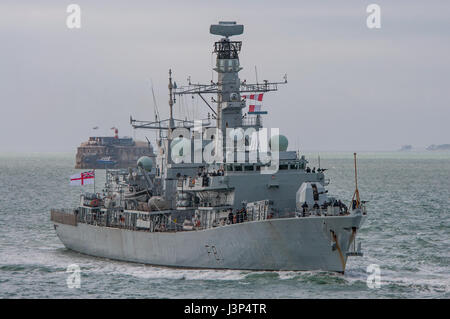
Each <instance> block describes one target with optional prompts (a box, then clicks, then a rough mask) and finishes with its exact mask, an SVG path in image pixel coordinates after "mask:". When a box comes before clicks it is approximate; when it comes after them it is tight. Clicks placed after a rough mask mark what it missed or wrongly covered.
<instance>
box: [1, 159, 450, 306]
mask: <svg viewBox="0 0 450 319" xmlns="http://www.w3.org/2000/svg"><path fill="white" fill-rule="evenodd" d="M318 155H319V154H317V153H311V154H307V159H308V160H309V161H310V163H309V166H310V167H311V168H312V167H313V166H315V167H316V168H318ZM74 160H75V155H74V154H72V153H33V154H12V153H3V154H0V298H449V297H450V266H449V264H450V153H434V152H423V153H409V152H408V153H401V152H398V153H361V154H359V155H358V185H359V192H360V194H361V199H362V200H366V201H368V203H367V209H368V217H367V220H366V223H365V224H364V225H363V227H362V229H361V230H360V232H359V235H358V240H360V241H361V242H362V250H363V252H364V256H363V257H350V258H349V261H348V263H347V268H346V272H345V274H344V275H342V274H337V273H329V272H323V271H274V272H264V271H240V270H195V269H189V270H187V269H175V268H166V267H154V266H148V265H143V264H137V263H128V262H119V261H113V260H108V259H104V258H96V257H92V256H86V255H83V254H80V253H77V252H74V251H70V250H68V249H66V248H65V247H64V246H63V244H62V243H61V242H60V241H59V239H58V238H57V236H56V234H55V231H54V229H53V225H52V223H51V222H50V209H51V208H63V207H75V206H76V205H77V204H78V202H79V195H80V193H81V192H82V191H93V185H88V186H84V187H83V188H81V187H79V186H69V176H70V175H72V174H75V173H77V172H80V171H81V170H76V169H74V168H73V167H74V164H75V163H74ZM320 165H321V167H322V168H327V171H326V172H325V173H326V177H327V178H330V179H331V182H330V185H329V186H328V189H329V194H330V195H336V196H337V197H339V198H342V199H345V200H346V201H349V200H350V199H351V197H352V195H353V192H354V189H355V186H354V184H355V183H354V166H353V154H352V153H320ZM96 175H97V178H96V185H95V187H96V190H97V191H100V190H101V189H102V186H103V185H102V184H103V183H104V180H105V172H104V170H96ZM73 264H75V265H77V266H78V267H79V269H80V273H79V274H80V285H79V288H76V287H75V288H70V285H68V280H67V279H68V277H69V276H71V275H73V274H72V273H70V272H67V269H68V266H69V265H73ZM370 265H375V266H371V267H372V268H370V267H369V266H370ZM368 267H369V268H368ZM373 267H378V269H379V271H380V272H379V275H380V276H379V288H377V285H374V284H373V283H374V281H373V274H374V273H373V269H374V268H373ZM368 270H369V271H368ZM371 275H372V277H371ZM72 287H73V286H72Z"/></svg>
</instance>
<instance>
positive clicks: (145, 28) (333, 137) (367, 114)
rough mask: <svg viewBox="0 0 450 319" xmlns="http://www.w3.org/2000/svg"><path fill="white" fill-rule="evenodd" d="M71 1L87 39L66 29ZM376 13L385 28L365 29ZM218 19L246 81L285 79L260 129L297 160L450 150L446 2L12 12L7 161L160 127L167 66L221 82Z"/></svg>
mask: <svg viewBox="0 0 450 319" xmlns="http://www.w3.org/2000/svg"><path fill="white" fill-rule="evenodd" d="M70 3H77V4H79V5H80V6H81V10H82V17H81V24H82V28H81V29H72V30H70V29H68V28H67V27H66V22H65V21H66V17H67V15H68V14H67V13H66V7H67V5H68V4H70ZM370 3H377V4H379V5H380V6H381V19H382V22H381V23H382V24H381V26H382V27H381V29H377V30H374V29H373V30H370V29H368V28H367V27H366V18H367V15H368V14H367V13H366V7H367V5H368V4H370ZM219 20H236V21H238V22H239V23H243V24H244V25H245V30H244V34H243V35H242V36H239V37H237V39H240V40H242V41H243V48H242V53H241V55H240V59H241V64H242V66H243V67H244V69H243V70H242V71H241V72H240V77H241V80H243V79H247V80H248V81H251V82H253V81H254V80H255V72H254V68H255V65H256V66H257V69H258V78H259V80H263V79H268V80H281V79H282V76H283V75H284V73H287V74H288V80H289V83H288V84H287V85H285V86H281V87H280V90H279V91H278V92H275V93H270V94H267V95H266V96H265V98H264V106H265V108H266V109H267V110H268V112H269V115H268V116H266V117H265V118H264V124H265V125H266V126H269V127H279V128H280V131H281V133H282V134H285V135H287V136H288V138H289V140H290V144H291V145H292V146H293V148H294V149H297V148H300V149H301V150H332V151H338V150H343V151H353V150H355V151H364V150H395V149H397V148H399V147H400V146H401V145H403V144H413V145H414V146H417V147H424V146H427V145H429V144H441V143H450V125H449V120H450V85H449V84H450V2H449V1H375V0H373V1H345V2H344V1H284V2H275V1H231V0H230V1H211V0H209V1H175V0H173V1H133V2H126V1H95V2H94V1H81V0H71V1H39V3H38V1H20V2H19V1H5V0H3V1H2V2H1V3H0V43H1V45H0V110H1V113H0V145H1V151H72V150H75V148H76V147H77V146H78V145H79V143H80V142H81V141H83V140H86V139H87V137H88V136H89V135H95V134H101V135H104V134H108V135H112V134H113V132H112V131H111V130H110V127H112V126H117V127H119V130H120V131H119V133H120V135H129V136H133V134H134V133H133V131H132V129H131V127H130V125H129V122H128V121H129V116H130V115H133V117H135V118H139V119H149V120H150V119H152V118H153V106H152V105H153V103H152V97H151V91H150V79H152V80H153V83H154V88H155V93H156V97H157V101H158V104H159V108H160V112H161V113H162V114H165V115H167V114H168V111H167V108H168V107H167V100H168V96H167V71H168V69H169V68H172V69H173V72H174V77H175V80H176V81H177V83H178V85H180V84H184V83H186V78H187V76H189V75H190V76H191V78H192V80H193V81H195V82H203V83H207V82H209V81H210V80H211V50H212V44H213V42H214V41H215V40H216V39H217V37H215V36H212V35H210V34H209V25H210V24H211V23H216V22H217V21H219ZM195 103H196V102H195ZM195 103H194V104H195ZM202 103H203V102H201V101H199V102H198V106H196V108H198V109H197V111H196V112H197V114H202V115H203V116H205V115H206V113H207V111H208V109H207V107H206V106H204V105H203V104H202ZM192 105H193V103H192V101H191V100H190V98H188V99H186V100H185V101H183V102H181V101H179V103H178V104H177V106H176V108H175V110H176V112H179V110H180V108H186V107H188V106H190V107H192ZM189 112H192V111H189ZM190 114H191V115H192V113H190ZM94 126H99V127H100V129H99V130H98V131H97V132H95V131H93V130H92V127H94ZM144 135H147V136H149V137H150V136H152V133H150V132H142V131H139V132H136V133H135V136H136V137H137V138H143V136H144Z"/></svg>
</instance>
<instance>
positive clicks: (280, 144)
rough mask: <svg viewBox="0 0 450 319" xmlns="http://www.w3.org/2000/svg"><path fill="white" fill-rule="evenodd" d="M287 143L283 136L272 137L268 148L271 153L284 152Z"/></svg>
mask: <svg viewBox="0 0 450 319" xmlns="http://www.w3.org/2000/svg"><path fill="white" fill-rule="evenodd" d="M288 144H289V141H288V139H287V137H286V136H284V135H274V136H272V137H271V138H270V141H269V146H270V149H271V150H272V151H279V152H286V151H287V148H288Z"/></svg>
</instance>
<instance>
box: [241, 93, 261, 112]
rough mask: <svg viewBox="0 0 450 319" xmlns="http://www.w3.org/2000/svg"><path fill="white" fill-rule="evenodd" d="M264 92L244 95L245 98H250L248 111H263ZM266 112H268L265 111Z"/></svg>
mask: <svg viewBox="0 0 450 319" xmlns="http://www.w3.org/2000/svg"><path fill="white" fill-rule="evenodd" d="M263 95H264V93H260V94H250V95H242V97H243V98H244V99H245V100H248V103H249V105H248V113H250V114H251V113H261V105H262V100H263ZM263 113H266V112H263Z"/></svg>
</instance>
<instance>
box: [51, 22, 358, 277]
mask: <svg viewBox="0 0 450 319" xmlns="http://www.w3.org/2000/svg"><path fill="white" fill-rule="evenodd" d="M210 32H211V33H212V34H215V35H220V36H222V38H221V39H220V40H219V41H217V42H215V43H214V52H215V53H216V66H215V68H214V70H215V71H216V72H217V74H218V76H217V82H213V81H211V83H208V84H205V85H203V84H193V83H191V81H189V83H188V85H187V86H184V87H177V85H176V84H175V83H174V82H173V80H172V72H171V71H169V86H168V87H169V118H168V119H167V120H161V119H159V118H157V119H155V121H138V120H134V119H130V121H131V124H132V125H133V127H134V128H135V129H152V130H157V132H158V134H157V136H158V137H157V141H156V145H157V146H158V152H157V157H156V159H154V158H151V157H147V156H143V157H141V158H140V159H139V160H138V161H137V165H136V166H135V167H130V168H129V169H123V170H108V171H107V181H106V186H105V189H104V190H103V192H102V193H97V194H84V195H82V196H81V201H80V205H79V207H78V208H76V209H71V210H61V209H59V210H57V209H55V210H52V212H51V219H52V221H53V223H54V225H55V229H56V232H57V234H58V236H59V238H60V239H61V241H62V242H63V243H64V245H65V246H66V247H68V248H70V249H73V250H76V251H80V252H83V253H86V254H90V255H95V256H101V257H107V258H114V259H120V260H128V261H136V262H142V263H148V264H154V265H164V266H175V267H192V268H222V269H224V268H229V269H255V270H310V269H321V270H330V271H339V272H344V270H345V265H346V261H347V257H348V256H351V255H360V254H361V252H360V247H359V248H357V245H356V233H357V231H358V230H359V228H360V226H361V224H362V222H363V221H364V219H365V217H366V210H365V207H364V203H363V202H361V201H360V200H359V191H358V189H357V187H356V191H355V196H354V198H353V199H352V201H351V204H350V207H347V205H345V204H344V203H343V202H342V201H341V200H338V199H336V198H334V197H332V196H329V195H328V194H327V191H326V190H325V187H326V186H327V185H328V182H329V181H328V180H327V179H326V178H325V175H324V171H325V170H323V169H320V168H319V169H317V170H316V169H315V168H314V169H312V170H311V169H310V168H309V167H308V165H307V164H308V161H307V160H306V159H305V157H304V156H300V155H299V154H298V152H296V151H289V150H288V140H287V138H286V137H284V136H283V135H280V134H279V130H278V129H270V130H267V129H266V128H265V127H263V125H262V118H261V116H262V115H263V114H264V112H253V111H252V112H245V110H244V109H245V108H246V100H245V98H244V96H250V98H251V97H252V96H253V95H254V94H262V93H267V92H270V91H276V90H277V88H278V85H280V84H284V83H287V78H286V77H285V79H284V81H282V82H269V81H264V82H263V83H254V84H248V83H246V81H245V80H244V81H241V80H240V78H239V75H238V73H239V71H240V70H241V69H242V67H241V66H240V63H239V53H240V50H241V47H242V42H240V41H233V40H231V39H230V37H231V36H235V35H239V34H242V33H243V25H238V24H236V23H234V22H221V23H219V24H216V25H212V26H211V28H210ZM208 94H213V95H215V98H214V97H213V98H212V99H211V100H212V103H215V104H216V107H215V108H213V107H212V106H211V105H210V104H209V103H208V102H207V99H205V98H204V96H205V95H208ZM182 95H190V96H193V95H196V96H199V97H200V98H201V99H202V100H203V101H204V102H205V104H206V106H207V107H209V109H210V111H211V112H212V113H213V118H212V119H211V117H208V118H206V119H199V120H194V121H188V120H182V119H176V118H174V116H173V105H174V104H175V103H176V101H177V98H178V97H180V96H182ZM355 173H356V158H355ZM355 176H356V174H355Z"/></svg>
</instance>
